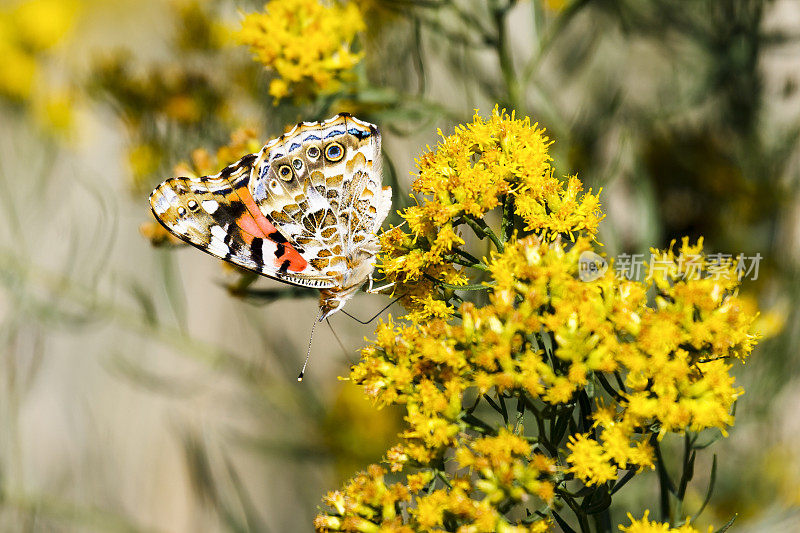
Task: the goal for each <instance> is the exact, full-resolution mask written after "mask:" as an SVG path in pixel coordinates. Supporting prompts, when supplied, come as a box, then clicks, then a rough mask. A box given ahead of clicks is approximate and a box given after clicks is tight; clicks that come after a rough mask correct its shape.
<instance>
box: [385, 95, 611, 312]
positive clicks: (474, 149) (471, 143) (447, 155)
mask: <svg viewBox="0 0 800 533" xmlns="http://www.w3.org/2000/svg"><path fill="white" fill-rule="evenodd" d="M439 134H440V135H442V133H441V131H440V132H439ZM550 144H551V142H550V141H549V139H548V138H547V136H545V134H544V130H542V129H539V128H537V125H536V124H533V125H531V123H530V119H529V118H528V117H525V118H524V119H516V118H515V117H514V114H513V113H512V114H511V115H508V114H507V113H505V112H504V111H500V110H499V109H498V108H497V107H495V109H494V110H493V112H492V114H491V116H490V117H489V118H488V119H483V118H482V117H481V116H480V115H479V114H478V113H477V112H476V114H475V116H474V119H473V122H472V123H471V124H468V125H466V126H459V127H457V128H456V130H455V133H454V134H453V135H450V136H449V137H444V136H443V135H442V141H440V142H439V144H438V145H437V147H436V149H435V150H430V149H429V150H428V152H426V153H425V154H423V155H422V156H421V157H420V158H419V159H418V160H417V168H418V171H419V177H418V179H417V180H416V181H415V182H414V184H413V188H414V191H415V192H416V193H418V194H419V195H421V197H422V201H421V203H420V204H419V205H416V206H412V207H410V208H408V209H406V210H405V211H403V212H402V213H401V215H402V217H403V218H404V219H405V220H406V223H407V226H408V231H404V230H403V229H402V227H395V228H392V229H391V230H389V231H387V232H386V233H384V234H383V236H382V239H381V244H382V248H383V255H384V262H383V264H382V269H383V271H384V274H385V276H386V278H387V280H389V281H393V282H395V283H396V284H397V290H396V291H395V292H397V293H400V294H405V295H406V302H407V303H408V304H410V305H407V307H409V308H412V309H415V310H417V311H418V315H416V316H417V318H423V317H424V316H425V315H433V316H436V315H437V314H438V315H439V316H441V315H442V314H443V311H444V309H442V308H441V306H440V307H439V308H436V307H431V305H430V304H431V303H432V300H431V296H432V288H433V284H434V283H435V282H443V283H445V284H449V285H457V286H458V285H465V284H467V275H466V272H465V271H464V270H463V269H461V270H459V269H458V268H457V265H464V264H465V263H464V257H463V252H462V251H461V250H460V247H461V246H462V245H463V244H465V241H464V239H463V238H462V236H461V235H460V227H461V226H464V225H467V226H469V227H471V228H472V230H473V231H474V232H476V234H478V235H479V236H481V237H482V236H483V235H484V234H485V235H489V236H490V237H491V238H492V239H493V241H495V246H496V247H498V249H499V247H501V246H502V242H501V241H502V240H503V237H502V236H501V237H497V236H496V235H495V234H494V232H493V231H492V230H491V229H490V228H489V227H488V226H487V225H486V223H485V222H484V220H483V218H484V217H485V216H486V215H487V214H488V213H489V212H490V211H492V210H494V209H495V208H498V207H502V208H503V209H504V212H505V214H506V215H507V216H508V217H511V216H516V217H517V218H518V219H519V225H520V228H519V229H524V230H525V231H528V232H532V233H534V234H535V235H538V236H539V237H540V238H542V239H544V240H548V241H550V240H553V239H555V238H557V237H558V236H559V235H566V236H569V237H572V236H573V234H574V233H580V232H583V233H586V234H588V235H592V236H593V235H594V234H595V233H596V232H597V226H598V223H599V222H600V220H601V219H602V218H603V215H602V213H601V212H600V203H599V199H598V197H597V196H596V195H593V194H592V193H591V191H589V192H588V193H586V194H581V191H582V188H583V186H582V184H581V182H580V180H578V179H577V178H575V177H571V178H568V179H566V180H560V179H558V178H556V177H554V176H553V168H552V166H551V165H550V156H549V155H548V147H549V146H550ZM467 257H469V256H467ZM454 263H455V265H456V266H454ZM426 298H427V300H426ZM435 299H437V298H434V300H435ZM434 311H438V312H434Z"/></svg>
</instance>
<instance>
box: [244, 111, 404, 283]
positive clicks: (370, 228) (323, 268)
mask: <svg viewBox="0 0 800 533" xmlns="http://www.w3.org/2000/svg"><path fill="white" fill-rule="evenodd" d="M380 156H381V139H380V134H379V132H378V129H377V128H376V127H375V126H374V125H372V124H369V123H366V122H362V121H360V120H358V119H355V118H353V117H351V116H350V115H347V114H342V115H337V116H336V117H333V118H332V119H329V120H327V121H324V122H321V123H302V124H298V125H297V126H295V128H294V129H293V130H291V131H290V132H288V133H286V134H285V135H283V136H281V137H280V138H278V139H275V140H274V141H272V142H270V143H269V144H267V145H266V146H265V147H264V148H263V149H262V150H261V152H260V153H259V155H258V159H257V160H256V162H255V169H256V172H255V173H254V178H255V179H254V180H253V181H251V183H250V191H251V193H252V196H253V199H254V200H255V202H256V204H257V205H258V207H259V208H260V209H261V211H262V213H264V214H265V215H266V216H267V217H268V218H270V220H272V221H273V223H274V224H275V227H276V228H277V229H278V231H280V232H281V233H282V234H283V235H284V236H285V237H286V238H287V240H289V241H290V242H293V243H297V244H298V245H299V246H301V247H302V248H303V249H304V250H305V252H304V254H303V255H304V257H305V258H306V259H307V260H308V262H309V264H310V265H311V266H313V267H314V268H316V269H317V270H319V271H320V272H322V273H323V274H324V275H326V276H331V277H334V278H336V279H338V280H339V283H338V287H339V288H340V289H341V288H344V289H349V288H350V287H353V286H356V285H358V286H360V285H361V284H362V283H363V282H364V281H366V279H368V277H369V275H370V274H371V273H372V270H373V268H374V258H375V254H376V253H377V252H378V251H379V249H380V248H379V246H378V242H377V238H376V237H375V233H376V232H377V230H378V229H379V228H380V225H381V223H382V222H383V220H384V219H385V218H386V215H387V213H388V211H389V208H390V206H391V188H389V187H385V188H382V186H381V159H380Z"/></svg>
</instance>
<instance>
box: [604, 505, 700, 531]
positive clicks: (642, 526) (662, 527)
mask: <svg viewBox="0 0 800 533" xmlns="http://www.w3.org/2000/svg"><path fill="white" fill-rule="evenodd" d="M649 515H650V511H649V510H647V511H645V512H644V516H642V518H641V519H639V520H636V519H634V518H633V515H632V514H631V513H628V520H630V521H631V524H630V525H629V526H623V525H620V526H619V529H620V531H624V532H626V533H672V532H674V533H700V531H699V530H698V529H696V528H694V527H692V526H691V525H690V524H689V523H688V521H687V523H686V524H684V525H682V526H680V527H674V528H673V527H670V525H669V524H664V523H661V522H656V521H655V520H653V521H652V522H651V521H650V520H649ZM713 530H714V528H713V527H709V528H708V531H709V532H711V531H713Z"/></svg>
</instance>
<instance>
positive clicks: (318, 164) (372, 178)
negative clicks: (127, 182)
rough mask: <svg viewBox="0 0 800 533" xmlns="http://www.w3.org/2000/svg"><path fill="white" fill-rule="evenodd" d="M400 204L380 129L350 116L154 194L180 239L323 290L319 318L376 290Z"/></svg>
mask: <svg viewBox="0 0 800 533" xmlns="http://www.w3.org/2000/svg"><path fill="white" fill-rule="evenodd" d="M391 204H392V189H391V188H390V187H382V186H381V137H380V133H379V132H378V128H376V127H375V126H374V125H372V124H369V123H366V122H363V121H360V120H358V119H356V118H354V117H352V116H350V115H348V114H345V113H343V114H340V115H337V116H335V117H333V118H331V119H328V120H326V121H324V122H303V123H300V124H297V125H296V126H295V127H294V128H292V130H291V131H289V132H288V133H285V134H284V135H281V136H280V137H279V138H277V139H273V140H271V141H270V142H268V143H267V144H266V145H265V146H264V147H263V148H262V149H261V151H260V152H258V153H257V154H249V155H246V156H244V157H243V158H242V159H240V160H239V161H237V162H236V163H234V164H232V165H230V166H228V167H226V168H224V169H223V170H222V171H221V172H220V173H219V174H216V175H214V176H206V177H202V178H185V177H181V178H171V179H168V180H166V181H165V182H164V183H162V184H161V185H159V186H158V187H156V189H155V190H154V191H153V192H152V194H151V195H150V206H151V207H152V209H153V214H155V216H156V218H157V219H158V221H159V222H160V223H161V224H162V225H163V226H164V227H165V228H167V229H168V230H169V231H170V232H172V233H174V234H175V235H177V236H178V237H179V238H180V239H182V240H184V241H186V242H188V243H189V244H192V245H194V246H196V247H197V248H200V249H201V250H203V251H204V252H208V253H209V254H211V255H213V256H216V257H219V258H221V259H224V260H225V261H230V262H231V263H233V264H235V265H238V266H240V267H244V268H246V269H248V270H252V271H254V272H257V273H259V274H261V275H264V276H267V277H270V278H274V279H277V280H279V281H283V282H285V283H290V284H292V285H300V286H303V287H313V288H316V289H319V290H320V293H321V294H320V301H319V308H320V311H319V319H318V320H319V321H322V320H323V319H325V318H327V317H328V316H330V315H331V314H333V313H335V312H336V311H339V310H340V309H342V307H343V306H344V303H345V302H346V301H347V300H348V299H350V298H351V297H352V296H353V294H354V293H355V292H356V291H357V290H358V289H359V287H361V286H362V285H363V284H364V283H365V282H366V281H368V280H369V281H370V284H371V282H372V272H373V270H374V268H375V255H376V254H377V253H378V252H379V251H380V245H379V243H378V239H377V237H376V236H375V233H376V232H377V231H378V229H379V228H380V226H381V224H382V223H383V220H384V219H385V218H386V215H387V214H388V213H389V209H390V207H391ZM315 324H316V322H315Z"/></svg>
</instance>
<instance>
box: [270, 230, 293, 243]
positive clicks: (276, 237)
mask: <svg viewBox="0 0 800 533" xmlns="http://www.w3.org/2000/svg"><path fill="white" fill-rule="evenodd" d="M267 238H268V239H270V240H273V241H275V242H277V243H278V244H283V243H285V242H289V241H287V240H286V237H284V236H283V234H282V233H281V232H279V231H273V232H272V233H270V234H269V235H267Z"/></svg>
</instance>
